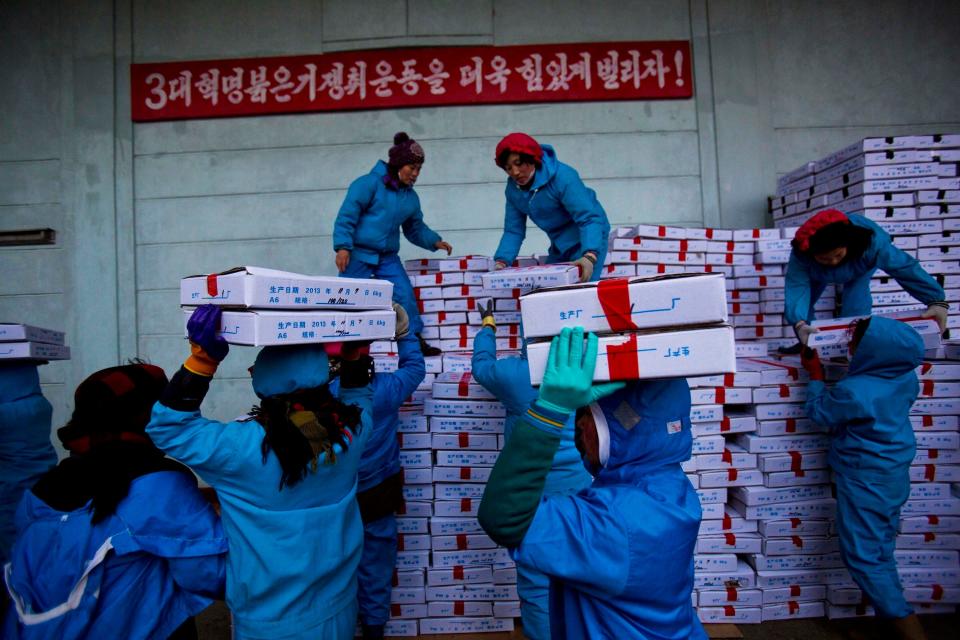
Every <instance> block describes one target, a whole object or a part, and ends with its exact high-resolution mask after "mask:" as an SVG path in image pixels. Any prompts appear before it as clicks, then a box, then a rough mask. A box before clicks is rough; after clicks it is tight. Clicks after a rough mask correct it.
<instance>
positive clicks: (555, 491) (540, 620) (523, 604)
mask: <svg viewBox="0 0 960 640" xmlns="http://www.w3.org/2000/svg"><path fill="white" fill-rule="evenodd" d="M577 463H578V464H579V465H580V469H579V470H580V471H582V472H583V474H582V476H577V475H576V474H573V473H566V474H561V475H558V476H556V477H555V478H553V479H551V477H550V476H548V477H547V484H546V485H545V486H544V488H543V494H544V495H545V496H549V495H571V494H574V493H577V492H578V491H580V490H581V489H584V488H586V487H588V486H590V483H591V482H593V479H592V478H591V477H590V474H588V473H587V471H586V469H584V468H583V464H582V463H580V461H579V460H578V461H577ZM554 474H555V472H551V475H554ZM517 593H518V594H519V595H520V620H521V621H522V622H523V635H525V636H526V637H527V638H530V640H550V577H549V576H547V574H545V573H543V572H541V571H538V570H537V569H533V568H531V567H528V566H526V565H524V564H522V563H519V562H518V563H517Z"/></svg>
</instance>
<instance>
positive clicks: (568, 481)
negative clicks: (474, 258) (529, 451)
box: [471, 300, 592, 640]
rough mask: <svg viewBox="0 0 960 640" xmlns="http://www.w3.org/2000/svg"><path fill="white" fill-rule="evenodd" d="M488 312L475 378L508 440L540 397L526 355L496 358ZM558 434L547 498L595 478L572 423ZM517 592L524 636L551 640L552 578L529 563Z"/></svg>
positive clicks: (476, 350) (521, 570)
mask: <svg viewBox="0 0 960 640" xmlns="http://www.w3.org/2000/svg"><path fill="white" fill-rule="evenodd" d="M488 304H489V306H488V307H486V308H484V306H483V305H482V304H478V305H477V306H478V308H479V310H480V315H481V317H482V319H483V320H482V321H483V326H482V327H481V329H480V331H479V332H478V333H477V335H476V337H475V338H474V342H473V361H472V364H471V367H472V375H473V378H474V380H476V381H477V382H479V383H480V384H481V385H483V387H484V388H485V389H486V390H487V391H489V392H490V393H492V394H493V395H494V396H495V397H496V399H497V400H498V401H500V402H502V403H503V404H504V406H506V408H507V420H506V437H507V439H508V440H509V439H510V437H511V435H512V434H513V431H514V429H516V428H517V427H518V425H519V424H520V423H521V422H522V419H523V418H522V417H523V414H524V413H525V412H526V411H527V408H528V407H529V406H530V403H532V402H533V401H534V400H536V398H537V390H536V389H534V388H533V387H532V386H531V385H530V367H529V365H528V364H527V358H526V351H525V350H524V351H522V352H521V357H519V358H515V357H514V358H499V359H498V358H497V338H496V328H497V324H496V321H495V320H494V316H493V301H492V300H491V301H490V302H489V303H488ZM567 422H568V423H570V424H567V425H565V428H564V429H562V430H561V431H560V445H559V447H558V448H557V451H556V455H554V457H553V461H552V462H551V465H550V469H549V473H548V474H547V475H546V478H545V480H544V486H543V495H544V496H545V497H550V496H566V495H573V494H575V493H577V492H578V491H580V490H581V489H584V488H586V487H589V486H590V483H591V482H592V479H591V478H590V474H589V473H587V470H586V469H585V468H584V466H583V463H582V462H581V461H580V454H579V452H578V451H577V447H576V445H575V444H574V441H573V424H572V422H573V419H572V416H571V418H570V419H569V420H568V421H567ZM517 591H518V592H519V594H520V615H521V618H522V620H523V633H524V635H525V636H527V637H528V638H530V639H531V640H547V639H549V638H550V604H549V602H550V578H549V576H547V575H546V574H545V573H544V572H543V571H541V570H539V569H537V568H536V567H534V566H530V565H526V564H518V565H517Z"/></svg>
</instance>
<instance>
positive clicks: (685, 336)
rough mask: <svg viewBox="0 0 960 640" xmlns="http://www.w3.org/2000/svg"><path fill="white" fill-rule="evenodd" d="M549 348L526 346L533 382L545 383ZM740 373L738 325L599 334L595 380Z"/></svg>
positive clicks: (541, 344) (541, 345)
mask: <svg viewBox="0 0 960 640" xmlns="http://www.w3.org/2000/svg"><path fill="white" fill-rule="evenodd" d="M725 312H726V305H724V313H725ZM549 352H550V343H549V342H538V343H530V344H528V345H527V357H528V362H529V365H530V382H531V383H532V384H534V385H539V384H540V382H542V381H543V374H544V370H545V369H546V365H547V356H548V354H549ZM735 371H736V357H735V347H734V340H733V329H732V328H731V327H727V326H718V327H710V328H703V329H693V330H689V331H663V332H651V333H630V334H618V335H603V336H600V339H599V349H598V353H597V364H596V368H595V369H594V374H593V379H594V380H636V379H648V378H667V377H677V376H697V375H713V374H717V373H733V372H735Z"/></svg>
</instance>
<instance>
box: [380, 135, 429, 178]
mask: <svg viewBox="0 0 960 640" xmlns="http://www.w3.org/2000/svg"><path fill="white" fill-rule="evenodd" d="M425 158H426V155H424V153H423V147H421V146H420V143H418V142H417V141H416V140H413V139H411V138H410V136H408V135H407V133H406V132H405V131H401V132H399V133H397V134H396V135H395V136H393V146H392V147H390V162H389V163H388V164H389V165H390V166H391V167H393V168H395V169H399V168H400V167H402V166H403V165H406V164H423V161H424V159H425Z"/></svg>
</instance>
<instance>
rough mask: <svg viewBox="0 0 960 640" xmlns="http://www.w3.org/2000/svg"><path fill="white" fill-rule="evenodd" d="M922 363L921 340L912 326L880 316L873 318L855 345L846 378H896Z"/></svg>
mask: <svg viewBox="0 0 960 640" xmlns="http://www.w3.org/2000/svg"><path fill="white" fill-rule="evenodd" d="M922 363H923V340H922V339H921V338H920V334H918V333H917V332H916V331H915V330H914V329H913V327H911V326H910V325H908V324H906V323H903V322H900V321H899V320H892V319H890V318H884V317H882V316H873V317H872V318H871V320H870V326H869V327H867V331H866V333H864V334H863V338H862V339H861V340H860V344H859V345H858V346H857V350H856V353H854V356H853V359H852V360H851V361H850V370H849V373H848V374H847V375H856V374H858V373H869V374H870V375H872V376H878V377H881V378H895V377H897V376H901V375H903V374H905V373H908V372H910V371H913V370H914V369H916V368H917V367H919V366H920V365H921V364H922Z"/></svg>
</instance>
